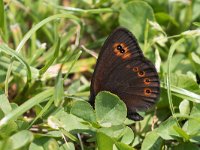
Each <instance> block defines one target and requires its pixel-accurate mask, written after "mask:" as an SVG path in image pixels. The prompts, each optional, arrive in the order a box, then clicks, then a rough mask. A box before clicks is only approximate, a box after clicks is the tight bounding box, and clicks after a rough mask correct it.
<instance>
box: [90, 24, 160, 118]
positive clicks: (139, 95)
mask: <svg viewBox="0 0 200 150" xmlns="http://www.w3.org/2000/svg"><path fill="white" fill-rule="evenodd" d="M104 90H105V91H110V92H112V93H114V94H116V95H118V96H119V97H120V98H121V99H122V100H123V101H124V102H125V104H126V106H127V108H128V114H131V115H132V114H133V115H132V116H130V115H129V118H131V119H134V120H140V119H141V117H140V116H139V117H138V114H137V113H136V111H137V110H146V109H148V108H149V107H151V106H152V105H154V103H155V102H156V100H157V98H158V97H159V93H160V85H159V77H158V74H157V72H156V69H155V67H154V65H153V64H152V63H151V62H150V61H149V60H148V59H146V58H145V57H144V56H143V53H142V50H141V49H140V47H139V45H138V43H137V40H136V39H135V37H134V36H133V35H132V33H130V32H129V31H128V30H127V29H124V28H118V29H116V30H115V31H114V32H113V33H112V34H111V35H110V36H109V37H108V38H107V40H106V41H105V43H104V45H103V47H102V49H101V51H100V54H99V57H98V60H97V64H96V67H95V71H94V73H93V77H92V82H91V95H90V103H91V104H92V105H93V104H94V99H95V96H96V95H97V93H98V92H100V91H104ZM135 114H136V116H135Z"/></svg>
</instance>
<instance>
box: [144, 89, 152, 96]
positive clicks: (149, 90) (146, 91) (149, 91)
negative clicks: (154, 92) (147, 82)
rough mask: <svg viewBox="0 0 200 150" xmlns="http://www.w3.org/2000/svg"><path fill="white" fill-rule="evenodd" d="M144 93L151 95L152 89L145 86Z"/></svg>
mask: <svg viewBox="0 0 200 150" xmlns="http://www.w3.org/2000/svg"><path fill="white" fill-rule="evenodd" d="M144 95H146V96H150V95H151V89H149V88H145V89H144Z"/></svg>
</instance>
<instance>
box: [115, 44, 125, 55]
mask: <svg viewBox="0 0 200 150" xmlns="http://www.w3.org/2000/svg"><path fill="white" fill-rule="evenodd" d="M117 50H119V51H120V53H124V52H125V50H124V49H123V47H122V46H121V45H117Z"/></svg>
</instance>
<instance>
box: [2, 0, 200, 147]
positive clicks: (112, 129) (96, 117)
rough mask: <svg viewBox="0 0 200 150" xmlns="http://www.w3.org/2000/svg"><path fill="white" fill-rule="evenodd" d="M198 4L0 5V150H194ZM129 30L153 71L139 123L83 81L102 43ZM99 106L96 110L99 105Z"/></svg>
mask: <svg viewBox="0 0 200 150" xmlns="http://www.w3.org/2000/svg"><path fill="white" fill-rule="evenodd" d="M199 8H200V2H199V1H198V0H195V1H189V0H188V1H159V0H143V1H141V0H139V1H135V0H115V1H114V0H112V1H108V0H99V1H95V0H93V1H84V0H74V1H70V2H69V1H65V0H63V1H58V0H55V1H51V2H49V1H45V0H38V1H30V0H24V1H15V0H13V1H3V0H0V150H1V149H2V150H17V149H20V150H25V149H30V150H34V149H41V150H43V149H44V150H45V149H50V150H51V149H52V150H55V149H60V150H74V149H81V150H93V149H95V148H96V149H97V148H98V149H99V150H105V149H106V150H111V149H118V150H129V149H142V150H146V149H152V150H154V149H175V150H179V149H189V150H190V149H191V150H196V149H199V145H200V141H199V137H200V126H199V123H200V119H199V118H200V105H199V103H200V87H199V84H198V83H197V81H198V80H197V78H196V74H198V75H200V46H199V45H200V11H199ZM118 26H123V27H126V28H127V29H129V30H130V31H131V32H132V33H133V34H134V35H135V36H136V38H137V39H138V42H139V45H140V46H141V48H142V50H143V52H144V55H145V57H147V58H149V59H150V60H151V61H152V62H153V63H154V64H155V66H156V68H157V70H158V71H159V76H160V82H161V94H160V98H159V101H158V103H157V104H156V106H155V107H154V108H152V109H151V110H148V111H147V112H145V113H143V114H142V115H143V116H144V120H142V121H139V122H134V121H131V120H128V119H127V118H126V114H127V109H126V107H125V105H124V103H123V102H122V101H121V100H120V99H119V98H118V97H117V96H116V95H114V94H111V93H109V92H101V93H99V95H98V96H97V98H96V104H95V110H94V109H93V108H92V107H91V106H90V105H89V103H88V102H87V101H88V98H89V90H90V80H91V76H92V73H93V69H94V65H95V63H96V58H95V57H93V56H96V54H97V53H98V52H99V50H100V48H101V46H102V44H103V42H104V41H105V39H106V37H107V36H108V35H109V33H111V32H112V31H113V30H114V29H115V28H116V27H118ZM105 103H106V104H107V106H104V104H105Z"/></svg>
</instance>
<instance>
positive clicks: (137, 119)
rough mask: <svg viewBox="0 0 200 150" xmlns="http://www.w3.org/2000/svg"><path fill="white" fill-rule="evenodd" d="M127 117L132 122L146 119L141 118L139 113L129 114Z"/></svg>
mask: <svg viewBox="0 0 200 150" xmlns="http://www.w3.org/2000/svg"><path fill="white" fill-rule="evenodd" d="M127 117H128V118H129V119H131V120H134V121H140V120H143V119H144V118H143V117H142V116H140V115H139V114H138V113H136V112H128V115H127Z"/></svg>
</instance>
